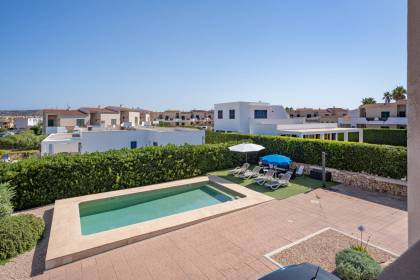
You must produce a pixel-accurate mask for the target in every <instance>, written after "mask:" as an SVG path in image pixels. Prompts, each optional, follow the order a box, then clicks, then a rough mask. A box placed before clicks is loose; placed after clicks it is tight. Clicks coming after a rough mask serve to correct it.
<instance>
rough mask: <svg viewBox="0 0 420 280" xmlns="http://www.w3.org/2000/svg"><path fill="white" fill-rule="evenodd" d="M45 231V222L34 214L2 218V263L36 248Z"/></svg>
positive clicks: (0, 237) (0, 243) (0, 248)
mask: <svg viewBox="0 0 420 280" xmlns="http://www.w3.org/2000/svg"><path fill="white" fill-rule="evenodd" d="M44 229H45V223H44V220H43V219H41V218H39V217H35V216H34V215H32V214H21V215H15V216H7V217H3V218H0V263H2V262H4V261H5V260H7V259H10V258H13V257H15V256H17V255H19V254H21V253H23V252H25V251H28V250H30V249H32V248H33V247H35V245H36V243H37V242H38V240H39V239H40V238H41V237H42V234H43V232H44Z"/></svg>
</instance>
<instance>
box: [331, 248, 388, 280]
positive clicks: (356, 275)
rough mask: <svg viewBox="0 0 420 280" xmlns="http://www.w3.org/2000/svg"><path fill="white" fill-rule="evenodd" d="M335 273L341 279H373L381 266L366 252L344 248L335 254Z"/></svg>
mask: <svg viewBox="0 0 420 280" xmlns="http://www.w3.org/2000/svg"><path fill="white" fill-rule="evenodd" d="M335 264H336V272H337V275H338V276H339V277H340V278H341V279H343V280H373V279H376V278H377V276H378V275H379V274H380V273H381V272H382V267H381V266H380V265H379V264H378V263H377V262H376V261H375V260H374V259H373V258H372V257H371V256H369V255H368V254H367V253H364V252H360V251H356V250H353V249H345V250H342V251H340V252H338V253H337V255H336V256H335Z"/></svg>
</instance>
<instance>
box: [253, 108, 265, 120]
mask: <svg viewBox="0 0 420 280" xmlns="http://www.w3.org/2000/svg"><path fill="white" fill-rule="evenodd" d="M266 118H267V110H254V119H266Z"/></svg>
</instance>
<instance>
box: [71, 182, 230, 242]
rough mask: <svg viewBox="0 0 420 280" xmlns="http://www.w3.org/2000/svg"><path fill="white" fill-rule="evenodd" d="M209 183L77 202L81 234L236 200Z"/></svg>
mask: <svg viewBox="0 0 420 280" xmlns="http://www.w3.org/2000/svg"><path fill="white" fill-rule="evenodd" d="M235 197H236V196H235V194H229V193H228V192H227V191H225V190H221V189H219V188H218V187H217V186H214V185H211V184H210V183H205V184H200V185H186V186H179V187H174V188H167V189H162V190H157V191H150V192H143V193H136V194H130V195H125V196H118V197H112V198H107V199H101V200H94V201H88V202H82V203H80V205H79V213H80V223H81V228H82V234H83V235H89V234H93V233H98V232H101V231H106V230H110V229H114V228H119V227H123V226H127V225H132V224H136V223H141V222H145V221H149V220H153V219H158V218H161V217H165V216H169V215H173V214H177V213H182V212H186V211H190V210H194V209H198V208H203V207H206V206H210V205H215V204H219V203H224V202H227V201H231V200H234V199H235Z"/></svg>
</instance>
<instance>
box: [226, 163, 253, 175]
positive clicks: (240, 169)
mask: <svg viewBox="0 0 420 280" xmlns="http://www.w3.org/2000/svg"><path fill="white" fill-rule="evenodd" d="M248 168H249V163H247V162H245V163H244V164H242V166H238V167H236V168H235V169H232V170H230V171H229V174H232V175H236V174H242V173H244V172H245V171H246V170H247V169H248Z"/></svg>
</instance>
